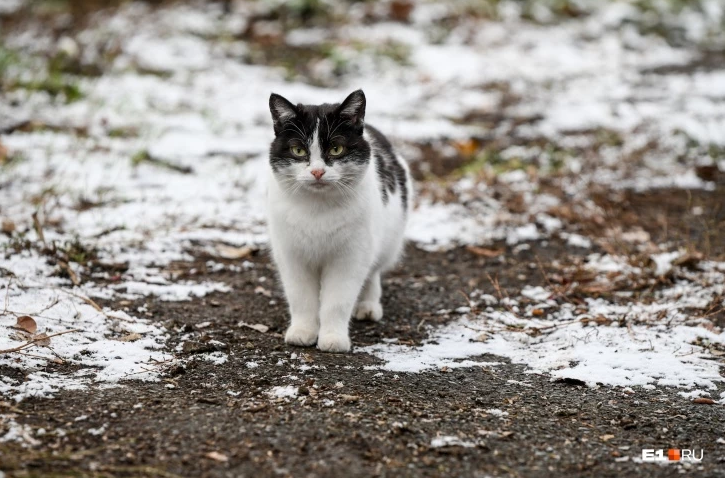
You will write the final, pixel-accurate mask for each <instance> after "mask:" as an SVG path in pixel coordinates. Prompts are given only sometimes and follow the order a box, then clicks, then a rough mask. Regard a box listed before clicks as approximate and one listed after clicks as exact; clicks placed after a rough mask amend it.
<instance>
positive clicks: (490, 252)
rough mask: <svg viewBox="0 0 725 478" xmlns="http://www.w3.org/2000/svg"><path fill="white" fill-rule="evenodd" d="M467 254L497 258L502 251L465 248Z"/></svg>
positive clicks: (472, 247)
mask: <svg viewBox="0 0 725 478" xmlns="http://www.w3.org/2000/svg"><path fill="white" fill-rule="evenodd" d="M466 249H467V250H468V252H471V253H473V254H475V255H477V256H480V257H498V256H500V255H501V254H503V252H504V250H503V249H486V248H484V247H477V246H467V247H466Z"/></svg>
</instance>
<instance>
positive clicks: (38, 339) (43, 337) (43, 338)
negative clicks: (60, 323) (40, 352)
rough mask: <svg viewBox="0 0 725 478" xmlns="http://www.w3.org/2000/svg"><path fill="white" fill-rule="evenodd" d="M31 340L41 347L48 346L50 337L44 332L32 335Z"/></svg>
mask: <svg viewBox="0 0 725 478" xmlns="http://www.w3.org/2000/svg"><path fill="white" fill-rule="evenodd" d="M33 341H34V342H35V345H39V346H41V347H48V346H50V337H48V334H46V333H45V332H43V333H42V334H38V335H36V336H34V337H33Z"/></svg>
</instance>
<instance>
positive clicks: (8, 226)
mask: <svg viewBox="0 0 725 478" xmlns="http://www.w3.org/2000/svg"><path fill="white" fill-rule="evenodd" d="M0 154H2V153H0ZM0 160H1V159H0ZM0 230H2V232H4V233H5V234H12V233H13V232H14V231H15V223H14V222H13V221H11V220H10V219H4V220H3V223H2V229H0Z"/></svg>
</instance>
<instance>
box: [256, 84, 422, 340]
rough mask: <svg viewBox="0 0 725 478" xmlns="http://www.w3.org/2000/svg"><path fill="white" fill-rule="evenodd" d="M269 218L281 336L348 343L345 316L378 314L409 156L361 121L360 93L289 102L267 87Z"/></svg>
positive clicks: (401, 220)
mask: <svg viewBox="0 0 725 478" xmlns="http://www.w3.org/2000/svg"><path fill="white" fill-rule="evenodd" d="M269 108H270V110H271V112H272V120H273V121H274V134H275V138H274V141H273V142H272V146H271V148H270V156H269V165H270V174H271V176H272V177H271V178H270V181H269V191H268V216H269V217H268V224H269V235H270V240H271V245H272V254H273V257H274V261H275V263H276V264H277V268H278V269H279V272H280V276H281V279H282V285H283V287H284V291H285V295H286V296H287V302H288V303H289V308H290V315H291V318H292V321H291V324H290V326H289V328H288V329H287V333H286V335H285V341H286V342H287V343H288V344H294V345H314V344H315V342H317V347H318V348H319V349H320V350H324V351H328V352H347V351H349V350H350V335H349V332H348V326H349V322H350V317H351V316H353V315H354V316H355V318H357V319H372V320H380V319H381V318H382V317H383V308H382V306H381V304H380V296H381V294H382V288H381V284H380V275H381V274H382V273H383V272H385V271H386V270H388V269H390V268H391V267H392V266H393V265H394V264H395V263H396V261H397V260H398V258H399V257H400V254H401V252H402V249H403V232H404V229H405V224H406V221H407V217H408V216H409V213H410V208H411V202H412V184H411V180H410V173H409V170H408V166H407V164H406V163H405V161H404V160H403V159H402V158H400V157H398V156H397V155H396V154H395V153H394V152H393V148H392V146H391V145H390V142H389V141H388V140H387V139H386V138H385V136H383V135H382V134H381V133H380V132H379V131H378V130H376V129H375V128H373V127H372V126H369V125H366V124H365V94H364V93H363V92H362V90H358V91H355V92H353V93H352V94H350V95H349V96H348V97H347V98H346V99H345V101H343V102H342V104H332V105H331V104H323V105H319V106H316V105H302V104H298V105H296V106H295V105H293V104H292V103H290V102H289V101H287V100H286V99H285V98H283V97H281V96H279V95H277V94H272V95H271V96H270V98H269Z"/></svg>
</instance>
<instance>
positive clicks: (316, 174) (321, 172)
mask: <svg viewBox="0 0 725 478" xmlns="http://www.w3.org/2000/svg"><path fill="white" fill-rule="evenodd" d="M310 173H312V175H313V176H314V177H315V179H317V180H318V181H319V180H320V178H321V177H322V176H324V175H325V170H324V169H313V170H312V171H310Z"/></svg>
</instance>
